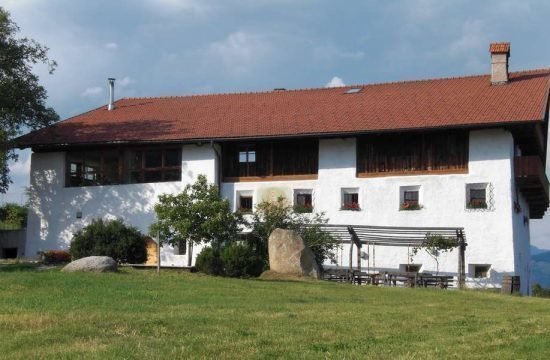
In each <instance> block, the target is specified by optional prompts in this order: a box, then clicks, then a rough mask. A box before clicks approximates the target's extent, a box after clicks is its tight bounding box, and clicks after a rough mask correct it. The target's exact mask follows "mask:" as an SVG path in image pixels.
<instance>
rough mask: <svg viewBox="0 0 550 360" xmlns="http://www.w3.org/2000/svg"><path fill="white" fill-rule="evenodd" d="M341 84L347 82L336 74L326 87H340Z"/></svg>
mask: <svg viewBox="0 0 550 360" xmlns="http://www.w3.org/2000/svg"><path fill="white" fill-rule="evenodd" d="M340 86H346V84H344V81H343V80H342V79H341V78H339V77H338V76H334V77H333V78H332V79H330V81H329V82H328V83H327V84H326V85H325V87H327V88H331V87H340Z"/></svg>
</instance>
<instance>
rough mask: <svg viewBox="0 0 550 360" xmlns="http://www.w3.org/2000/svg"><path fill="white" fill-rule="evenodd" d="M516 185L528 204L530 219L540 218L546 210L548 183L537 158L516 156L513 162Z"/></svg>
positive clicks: (539, 159) (540, 162)
mask: <svg viewBox="0 0 550 360" xmlns="http://www.w3.org/2000/svg"><path fill="white" fill-rule="evenodd" d="M514 172H515V178H516V184H517V186H518V188H519V190H520V191H521V192H522V193H523V195H524V197H525V199H526V200H527V202H528V203H529V208H530V210H531V211H530V212H531V218H535V219H537V218H541V217H542V216H543V215H544V212H545V211H546V209H547V208H548V201H549V183H548V178H547V177H546V171H545V168H544V164H543V163H542V160H541V158H540V157H539V156H536V155H534V156H517V157H516V158H515V161H514Z"/></svg>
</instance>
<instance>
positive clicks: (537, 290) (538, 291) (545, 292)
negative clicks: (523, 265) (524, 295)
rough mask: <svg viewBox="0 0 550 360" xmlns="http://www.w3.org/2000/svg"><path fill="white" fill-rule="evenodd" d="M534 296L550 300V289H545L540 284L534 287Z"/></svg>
mask: <svg viewBox="0 0 550 360" xmlns="http://www.w3.org/2000/svg"><path fill="white" fill-rule="evenodd" d="M533 296H535V297H543V298H550V289H545V288H543V287H542V286H541V285H540V284H538V283H537V284H535V285H533Z"/></svg>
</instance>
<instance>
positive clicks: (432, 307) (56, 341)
mask: <svg viewBox="0 0 550 360" xmlns="http://www.w3.org/2000/svg"><path fill="white" fill-rule="evenodd" d="M16 266H17V265H10V266H6V265H2V266H0V357H1V358H9V359H30V358H52V359H54V358H55V359H60V358H81V357H85V358H97V359H106V358H120V359H122V358H126V359H150V358H159V359H160V358H163V359H170V358H222V359H223V358H239V359H242V358H292V359H295V358H299V359H300V358H310V359H313V358H315V359H317V358H336V359H358V358H373V359H384V358H387V359H427V358H434V359H441V358H461V359H462V358H479V359H486V358H499V359H550V301H549V300H546V299H535V298H521V297H512V296H502V295H499V294H494V293H482V292H474V291H464V292H458V291H448V290H435V289H434V290H426V289H404V288H382V287H366V286H363V287H357V286H350V285H343V284H334V283H327V282H303V283H301V282H277V281H274V282H269V281H260V280H239V279H224V278H213V277H207V276H203V275H197V274H188V273H178V272H173V271H165V272H164V273H163V274H161V276H160V277H159V276H157V275H156V274H155V273H154V272H153V271H149V270H123V271H121V272H120V273H117V274H65V273H60V272H59V271H58V270H50V271H35V270H34V269H33V267H30V266H26V267H24V266H23V267H19V268H17V269H18V270H19V269H20V271H6V270H8V269H9V268H11V269H12V270H13V269H14V268H15V267H16Z"/></svg>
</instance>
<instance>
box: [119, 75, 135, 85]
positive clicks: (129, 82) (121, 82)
mask: <svg viewBox="0 0 550 360" xmlns="http://www.w3.org/2000/svg"><path fill="white" fill-rule="evenodd" d="M135 83H136V81H135V80H134V79H132V78H131V77H129V76H125V77H123V78H122V79H120V80H117V84H118V85H119V86H120V87H127V86H129V85H132V84H135Z"/></svg>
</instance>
